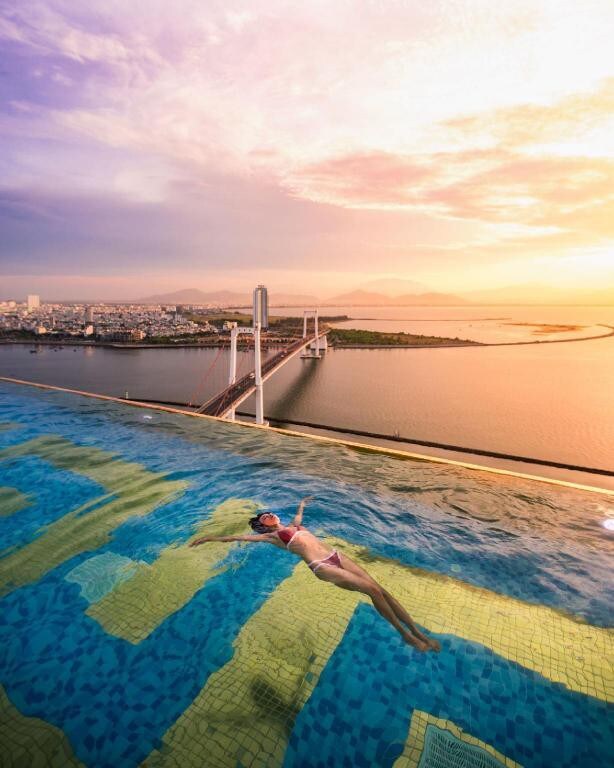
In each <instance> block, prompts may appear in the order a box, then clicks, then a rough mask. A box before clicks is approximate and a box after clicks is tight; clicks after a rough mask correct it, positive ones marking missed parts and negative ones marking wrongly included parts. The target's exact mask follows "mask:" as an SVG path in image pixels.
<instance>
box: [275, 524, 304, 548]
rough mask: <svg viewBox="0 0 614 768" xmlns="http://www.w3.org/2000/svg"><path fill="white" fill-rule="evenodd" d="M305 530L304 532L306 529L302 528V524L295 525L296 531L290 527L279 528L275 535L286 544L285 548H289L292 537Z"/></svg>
mask: <svg viewBox="0 0 614 768" xmlns="http://www.w3.org/2000/svg"><path fill="white" fill-rule="evenodd" d="M305 532H306V529H305V528H303V526H302V525H299V526H297V528H296V531H292V529H291V528H280V529H279V531H277V535H278V536H279V538H280V539H281V540H282V541H283V543H284V544H285V545H286V549H289V548H290V544H292V542H293V541H294V539H295V538H296V537H297V536H299V535H300V534H301V533H305Z"/></svg>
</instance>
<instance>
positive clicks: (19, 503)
mask: <svg viewBox="0 0 614 768" xmlns="http://www.w3.org/2000/svg"><path fill="white" fill-rule="evenodd" d="M31 503H32V501H31V499H30V497H29V496H26V495H25V494H23V493H21V492H20V491H18V490H17V488H7V487H6V486H2V487H0V517H10V516H11V515H14V514H15V512H19V511H20V510H22V509H25V508H26V507H29V506H30V504H31Z"/></svg>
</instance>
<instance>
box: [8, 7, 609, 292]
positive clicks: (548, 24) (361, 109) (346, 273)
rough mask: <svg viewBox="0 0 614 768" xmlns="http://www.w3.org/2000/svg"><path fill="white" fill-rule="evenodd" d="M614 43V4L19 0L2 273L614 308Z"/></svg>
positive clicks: (20, 282)
mask: <svg viewBox="0 0 614 768" xmlns="http://www.w3.org/2000/svg"><path fill="white" fill-rule="evenodd" d="M612 40H614V4H613V3H612V2H611V0H585V2H583V3H578V2H576V0H556V1H555V0H504V2H502V3H497V4H496V3H493V2H491V0H434V1H433V2H430V3H419V2H413V1H412V2H401V1H400V0H389V1H388V2H385V1H382V2H375V1H373V2H358V1H357V0H353V2H347V1H346V2H343V1H340V2H336V3H326V2H320V0H314V1H313V2H309V3H304V4H303V3H295V2H281V1H279V2H271V1H268V2H264V1H260V2H258V1H256V2H253V1H252V2H224V3H217V2H212V3H202V2H196V0H178V2H176V3H173V4H169V3H167V2H161V0H154V1H152V2H148V3H147V4H146V5H143V4H142V3H137V2H119V1H117V2H116V1H112V2H107V3H105V4H103V5H101V4H99V3H93V2H89V1H88V2H82V3H78V4H74V3H70V2H66V0H22V2H20V3H18V4H16V3H13V2H5V0H0V57H1V62H2V70H3V74H2V79H1V80H0V83H1V84H2V86H1V87H2V96H1V99H0V137H1V138H0V140H1V142H2V152H1V153H0V186H1V201H0V228H1V230H2V237H1V239H0V265H1V269H2V275H3V279H2V287H1V291H0V292H1V293H2V294H3V295H5V294H6V297H9V296H10V295H13V294H15V295H21V294H22V293H23V294H25V293H26V292H39V293H41V294H43V295H47V296H49V297H52V296H53V297H66V298H69V297H71V296H75V297H76V296H96V297H100V298H105V297H108V298H114V297H117V298H121V297H134V296H138V295H145V294H148V293H154V292H157V291H159V290H174V289H179V288H185V287H189V286H195V287H199V288H202V289H203V290H207V289H210V290H211V289H217V288H228V287H232V286H231V282H232V281H235V287H239V288H244V287H247V286H249V285H251V284H252V282H253V281H254V279H258V280H269V282H270V284H271V285H272V286H273V287H274V288H278V289H280V290H284V291H288V290H292V291H295V292H303V293H304V292H305V291H310V292H314V293H316V294H317V295H320V296H323V297H326V295H333V294H334V293H338V292H341V291H345V290H351V289H353V288H356V287H358V286H359V285H360V284H362V283H367V282H368V281H370V280H375V279H377V278H379V277H399V278H401V279H410V280H418V281H421V282H423V283H425V284H427V285H428V287H429V289H430V290H440V291H450V292H454V291H461V290H479V289H486V288H498V287H502V286H508V285H513V284H520V283H540V284H543V285H544V286H545V288H544V290H545V293H544V300H548V299H549V298H550V295H549V293H548V292H547V289H548V288H549V287H552V288H564V289H566V290H567V289H569V290H582V291H586V292H588V293H587V294H586V295H587V296H588V294H589V293H590V295H591V296H592V297H593V299H594V300H595V301H596V302H601V303H605V302H606V301H614V57H613V56H612ZM0 298H2V297H1V296H0Z"/></svg>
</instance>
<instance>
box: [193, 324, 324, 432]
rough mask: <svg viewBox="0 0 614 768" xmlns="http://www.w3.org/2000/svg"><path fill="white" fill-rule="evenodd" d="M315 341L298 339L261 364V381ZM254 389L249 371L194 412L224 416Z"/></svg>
mask: <svg viewBox="0 0 614 768" xmlns="http://www.w3.org/2000/svg"><path fill="white" fill-rule="evenodd" d="M324 335H325V334H320V335H319V337H318V338H321V337H322V336H324ZM315 341H316V337H315V336H311V337H310V338H308V339H304V338H300V339H297V340H296V341H295V342H293V343H292V344H290V345H289V346H287V347H284V348H283V349H282V350H280V351H279V352H277V354H275V355H273V357H270V358H269V359H268V360H267V361H266V362H264V363H263V364H262V379H263V380H264V379H265V378H268V377H269V376H271V375H272V374H273V373H274V372H275V370H276V369H277V368H279V367H280V366H281V365H283V364H284V363H286V362H287V361H288V360H289V359H290V358H291V357H293V356H294V355H296V354H297V353H298V352H300V351H301V350H302V349H304V348H305V347H307V346H309V345H310V344H313V342H315ZM255 389H256V382H255V372H254V371H250V373H248V374H246V375H245V376H243V377H242V378H240V379H238V380H237V381H236V382H235V383H234V384H231V385H230V386H228V387H226V389H224V390H222V391H221V392H220V393H219V394H217V395H215V396H214V397H212V398H211V399H210V400H207V402H206V403H204V404H203V405H201V407H200V408H198V410H197V411H196V412H197V413H204V414H206V415H207V416H222V417H223V416H225V415H226V414H227V413H228V411H230V410H232V409H233V408H236V406H237V405H239V403H242V402H243V400H246V399H247V398H248V397H249V396H250V395H251V394H252V392H254V391H255Z"/></svg>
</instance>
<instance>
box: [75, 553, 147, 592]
mask: <svg viewBox="0 0 614 768" xmlns="http://www.w3.org/2000/svg"><path fill="white" fill-rule="evenodd" d="M136 569H137V563H135V562H134V560H131V559H130V558H129V557H124V556H123V555H117V554H115V552H104V553H103V554H102V555H94V557H90V558H88V559H87V560H85V561H84V562H83V563H80V564H79V565H77V566H76V567H75V568H73V569H72V571H69V572H68V573H67V574H66V576H65V577H64V578H65V579H66V581H72V582H74V583H75V584H78V585H79V586H80V587H81V597H84V598H85V599H86V600H87V601H88V603H96V602H98V601H99V600H102V598H103V597H104V596H105V595H106V594H107V593H109V592H111V590H112V589H114V588H115V587H116V586H117V585H118V584H120V583H121V582H122V581H126V579H129V578H130V577H131V576H132V574H133V573H134V572H135V571H136Z"/></svg>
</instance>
